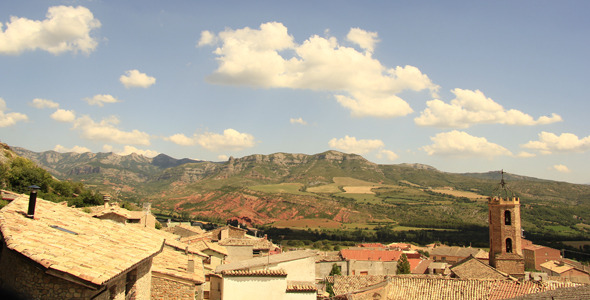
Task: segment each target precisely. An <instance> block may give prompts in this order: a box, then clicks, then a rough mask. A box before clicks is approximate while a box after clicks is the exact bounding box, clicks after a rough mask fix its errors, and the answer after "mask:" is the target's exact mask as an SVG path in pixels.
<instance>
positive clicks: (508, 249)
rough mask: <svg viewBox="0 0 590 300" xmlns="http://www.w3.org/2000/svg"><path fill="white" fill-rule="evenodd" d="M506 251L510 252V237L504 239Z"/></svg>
mask: <svg viewBox="0 0 590 300" xmlns="http://www.w3.org/2000/svg"><path fill="white" fill-rule="evenodd" d="M506 253H512V240H511V239H510V238H507V239H506Z"/></svg>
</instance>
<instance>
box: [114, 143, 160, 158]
mask: <svg viewBox="0 0 590 300" xmlns="http://www.w3.org/2000/svg"><path fill="white" fill-rule="evenodd" d="M132 153H135V154H139V155H143V156H145V157H155V156H158V155H159V154H160V153H159V152H157V151H154V150H141V149H137V148H135V147H133V146H129V145H127V146H125V147H123V150H122V151H118V152H116V153H115V154H118V155H121V156H125V155H129V154H132Z"/></svg>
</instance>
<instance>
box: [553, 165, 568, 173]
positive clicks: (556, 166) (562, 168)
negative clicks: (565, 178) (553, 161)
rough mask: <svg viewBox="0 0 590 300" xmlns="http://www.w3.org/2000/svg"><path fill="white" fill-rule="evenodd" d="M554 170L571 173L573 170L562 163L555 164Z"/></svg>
mask: <svg viewBox="0 0 590 300" xmlns="http://www.w3.org/2000/svg"><path fill="white" fill-rule="evenodd" d="M553 170H555V171H557V172H560V173H570V172H571V171H570V169H569V168H568V167H567V166H565V165H562V164H558V165H554V166H553Z"/></svg>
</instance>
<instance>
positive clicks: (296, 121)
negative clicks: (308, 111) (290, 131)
mask: <svg viewBox="0 0 590 300" xmlns="http://www.w3.org/2000/svg"><path fill="white" fill-rule="evenodd" d="M289 122H291V124H300V125H307V122H305V121H304V120H303V118H297V119H295V118H291V119H290V120H289Z"/></svg>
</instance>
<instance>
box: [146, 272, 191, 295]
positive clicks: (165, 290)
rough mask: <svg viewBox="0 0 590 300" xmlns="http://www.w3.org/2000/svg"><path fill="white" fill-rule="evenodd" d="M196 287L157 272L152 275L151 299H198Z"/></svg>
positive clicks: (189, 282)
mask: <svg viewBox="0 0 590 300" xmlns="http://www.w3.org/2000/svg"><path fill="white" fill-rule="evenodd" d="M198 296H200V295H198V294H197V287H196V286H195V284H194V283H193V282H191V281H188V280H184V279H182V278H177V277H173V276H169V275H165V274H161V273H158V272H153V273H152V299H154V300H168V299H177V300H184V299H186V300H189V299H190V300H193V299H201V298H202V297H198Z"/></svg>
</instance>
